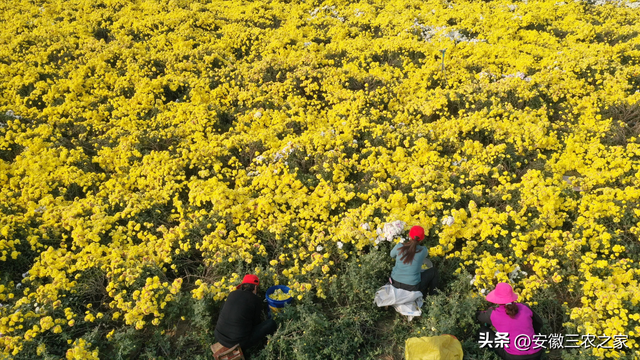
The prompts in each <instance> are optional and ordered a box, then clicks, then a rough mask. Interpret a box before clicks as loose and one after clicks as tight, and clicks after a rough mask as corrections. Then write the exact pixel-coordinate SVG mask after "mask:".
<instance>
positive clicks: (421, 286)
mask: <svg viewBox="0 0 640 360" xmlns="http://www.w3.org/2000/svg"><path fill="white" fill-rule="evenodd" d="M391 280H393V279H391ZM391 285H393V287H395V288H398V289H402V290H407V291H420V292H422V294H423V295H424V296H427V295H433V294H434V293H435V290H436V289H437V288H438V286H439V285H440V275H439V274H438V270H436V268H435V267H431V268H429V269H427V270H422V271H421V272H420V282H419V283H418V284H416V285H407V284H403V283H401V282H398V281H396V280H393V281H392V283H391Z"/></svg>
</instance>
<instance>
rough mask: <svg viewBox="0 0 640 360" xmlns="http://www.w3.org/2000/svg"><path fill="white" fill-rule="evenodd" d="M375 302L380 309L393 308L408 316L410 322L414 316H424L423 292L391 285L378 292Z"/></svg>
mask: <svg viewBox="0 0 640 360" xmlns="http://www.w3.org/2000/svg"><path fill="white" fill-rule="evenodd" d="M374 302H375V303H376V305H378V307H383V306H393V307H394V308H395V309H396V311H397V312H399V313H400V314H402V315H405V316H408V317H409V321H411V319H413V317H414V316H420V315H422V310H420V308H421V307H422V304H423V303H424V300H423V299H422V292H420V291H408V290H403V289H398V288H396V287H394V286H393V285H391V284H386V285H384V286H383V287H381V288H380V289H378V291H377V292H376V296H375V299H374Z"/></svg>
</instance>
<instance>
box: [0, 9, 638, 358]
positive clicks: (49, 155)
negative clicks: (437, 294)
mask: <svg viewBox="0 0 640 360" xmlns="http://www.w3.org/2000/svg"><path fill="white" fill-rule="evenodd" d="M2 12H3V18H4V19H5V20H4V21H3V26H2V27H0V38H2V39H8V40H6V41H4V42H1V43H0V78H1V79H2V81H0V263H3V265H4V266H2V269H3V271H2V273H1V274H0V275H1V276H0V303H1V304H2V306H1V307H0V333H2V337H0V351H2V353H3V354H6V355H9V356H16V355H18V354H20V353H21V352H25V351H27V352H28V351H31V350H30V349H36V347H37V351H38V352H39V353H43V352H46V347H39V346H36V345H35V344H37V343H41V342H42V341H44V340H43V339H46V336H47V334H49V333H50V332H53V333H63V332H67V331H68V332H69V334H74V335H71V336H73V337H74V338H73V345H71V347H70V349H69V351H68V352H67V358H69V359H71V358H83V359H87V358H97V357H98V353H97V351H98V350H91V347H90V346H89V345H88V344H87V343H86V342H85V341H84V340H83V339H82V338H81V336H82V335H83V334H82V333H83V332H84V331H86V329H91V328H94V327H95V328H99V329H100V331H104V333H105V334H104V335H105V336H107V337H109V338H111V337H112V336H113V334H114V333H113V330H114V326H118V327H121V326H131V327H133V328H135V329H139V330H143V329H145V328H147V327H151V326H160V324H161V320H162V319H163V318H164V316H165V311H166V309H167V306H170V305H171V303H172V302H174V301H175V300H176V299H177V298H178V295H179V294H180V293H181V292H188V293H189V294H190V295H191V296H193V298H195V299H203V298H205V297H210V298H212V299H214V300H216V301H220V300H224V299H225V298H226V296H227V295H228V294H229V293H230V292H231V291H233V290H234V289H235V287H236V286H237V285H238V284H239V283H240V278H241V276H242V275H243V274H238V273H237V272H240V271H247V270H248V269H252V268H253V270H254V273H256V274H259V276H260V277H261V281H262V282H261V283H262V284H266V283H268V284H280V283H282V284H286V285H287V286H289V287H290V288H291V289H292V291H293V292H294V293H295V294H296V298H297V299H302V298H303V297H305V296H310V295H311V294H313V295H315V296H317V297H319V298H323V297H324V296H325V290H326V289H327V286H328V285H329V284H330V283H331V282H332V281H333V280H334V279H335V278H336V277H337V275H338V274H337V271H336V268H337V267H338V266H339V265H340V263H341V262H343V261H345V260H346V259H349V258H352V259H353V257H357V256H358V254H361V253H362V252H363V251H376V249H378V242H379V241H380V238H379V235H380V234H379V230H381V229H382V228H383V227H384V224H385V223H388V222H391V221H395V220H401V221H404V222H406V223H407V225H408V226H412V225H421V226H423V227H424V228H425V230H426V231H427V233H429V234H430V236H429V239H428V240H427V241H426V245H427V246H429V247H430V249H429V253H430V256H431V257H432V258H434V259H435V258H437V257H440V258H443V259H445V261H454V262H455V263H456V264H459V267H458V269H457V271H459V272H462V271H469V272H470V273H471V274H473V275H475V278H474V279H470V281H472V283H473V284H474V286H476V287H477V290H478V291H479V292H482V291H484V292H486V291H488V290H491V288H492V287H493V286H494V285H495V284H496V283H497V282H499V281H508V282H511V283H512V284H513V285H514V286H515V289H516V291H517V292H519V294H520V295H521V298H522V299H523V300H524V301H528V302H531V303H533V304H535V303H536V302H537V301H538V300H540V297H541V296H542V295H541V294H549V293H552V294H555V296H556V297H555V298H554V300H556V301H559V302H560V303H561V304H563V306H564V309H565V310H566V313H567V315H568V316H569V317H570V321H569V322H568V323H567V324H565V327H566V328H567V329H576V331H580V332H581V333H587V332H591V333H594V334H597V335H605V334H606V335H611V334H629V335H632V336H633V334H638V333H640V315H638V314H640V305H639V301H640V298H639V296H640V295H639V294H640V289H639V288H638V280H639V279H640V267H639V265H638V262H639V261H640V257H639V255H638V254H639V253H640V251H639V250H640V248H639V246H638V241H637V240H638V237H639V236H640V210H638V205H639V204H640V145H639V142H638V136H640V130H639V129H640V124H638V113H639V111H640V110H639V109H640V65H639V64H640V53H639V52H638V47H639V46H640V37H638V36H636V35H637V34H638V33H640V22H638V21H637V9H633V5H630V3H629V2H624V1H621V2H619V3H618V2H616V3H615V4H614V3H607V4H603V5H594V4H589V3H587V2H582V1H577V2H576V1H566V2H564V1H561V2H559V1H557V0H539V1H529V2H517V3H515V4H514V3H512V2H510V1H507V0H495V1H470V0H462V1H460V2H455V3H453V2H450V1H445V2H442V1H436V0H427V1H423V0H420V1H419V0H388V1H384V2H383V1H378V0H372V1H366V2H365V1H361V2H352V1H344V0H337V1H332V2H330V3H329V2H327V3H316V2H297V3H291V2H278V1H263V0H258V1H253V2H251V3H242V2H239V1H229V2H211V1H205V0H202V1H199V0H194V1H183V0H175V1H169V2H163V1H158V0H140V1H136V2H124V1H118V0H92V1H89V0H73V1H65V2H54V1H41V2H25V1H19V0H7V1H5V6H3V8H2ZM434 238H435V239H434ZM435 262H436V263H437V262H438V260H436V261H435ZM199 266H201V267H200V268H199ZM195 269H199V270H197V271H196V270H195ZM106 320H108V321H106ZM107 324H108V325H107ZM114 324H117V325H114ZM72 328H73V329H72ZM70 330H73V331H70ZM41 340H42V341H41ZM628 345H629V346H631V347H633V348H634V349H633V350H636V351H637V348H638V346H639V345H638V344H637V342H636V341H635V340H633V339H630V340H629V341H628ZM101 350H102V349H101ZM33 351H36V350H33ZM593 354H594V355H596V356H605V357H621V356H626V355H628V354H629V350H624V349H623V350H620V351H614V350H611V351H606V352H603V351H601V350H600V349H596V350H593Z"/></svg>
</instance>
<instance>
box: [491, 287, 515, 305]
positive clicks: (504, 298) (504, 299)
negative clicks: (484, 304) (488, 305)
mask: <svg viewBox="0 0 640 360" xmlns="http://www.w3.org/2000/svg"><path fill="white" fill-rule="evenodd" d="M486 299H487V301H489V302H492V303H494V304H508V303H512V302H514V301H516V300H518V294H516V293H514V292H513V288H512V287H511V285H509V284H507V283H498V285H496V288H495V289H494V290H493V291H491V292H490V293H489V294H487V298H486Z"/></svg>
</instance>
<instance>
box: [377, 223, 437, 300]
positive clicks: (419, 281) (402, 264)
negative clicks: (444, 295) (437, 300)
mask: <svg viewBox="0 0 640 360" xmlns="http://www.w3.org/2000/svg"><path fill="white" fill-rule="evenodd" d="M422 240H424V229H423V228H422V227H421V226H414V227H412V228H411V230H410V231H409V241H405V242H404V243H398V244H397V245H396V246H395V247H394V248H393V249H392V250H391V254H390V255H391V257H392V258H394V259H396V265H395V266H394V267H393V270H392V271H391V277H390V278H389V282H390V283H391V285H393V286H394V287H396V288H398V289H403V290H408V291H420V292H422V294H423V295H427V294H433V293H434V290H435V289H436V288H437V287H438V283H439V277H438V272H437V270H436V269H435V268H434V267H431V268H429V269H427V270H422V264H424V263H425V262H426V261H425V260H426V259H427V255H428V250H427V248H426V247H424V246H421V245H418V243H419V242H421V241H422Z"/></svg>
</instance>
